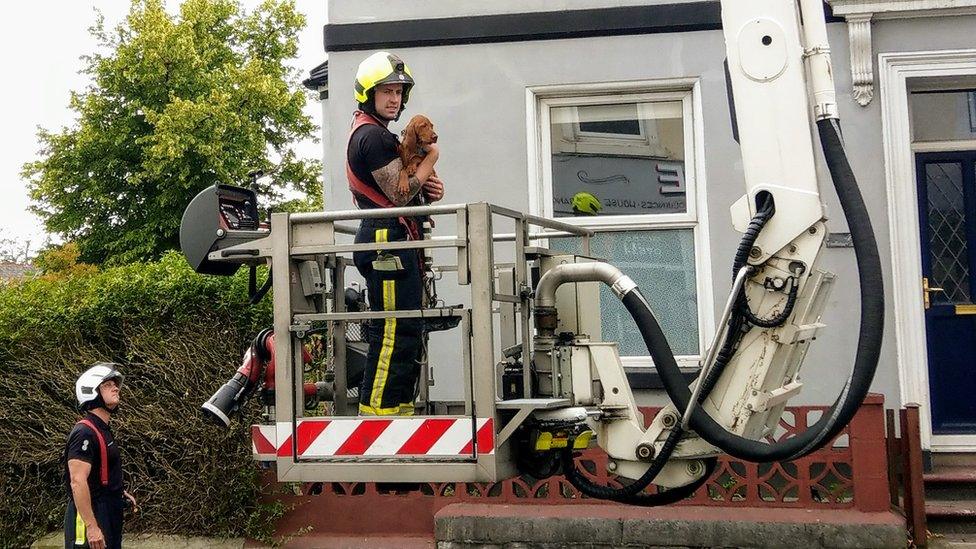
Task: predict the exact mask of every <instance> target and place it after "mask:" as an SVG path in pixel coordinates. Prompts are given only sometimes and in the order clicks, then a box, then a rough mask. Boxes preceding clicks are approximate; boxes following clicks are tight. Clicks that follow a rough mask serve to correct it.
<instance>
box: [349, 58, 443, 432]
mask: <svg viewBox="0 0 976 549" xmlns="http://www.w3.org/2000/svg"><path fill="white" fill-rule="evenodd" d="M413 84H414V80H413V76H412V75H411V74H410V69H408V68H407V66H406V65H405V64H404V63H403V61H402V60H401V59H400V58H399V57H397V56H395V55H392V54H389V53H387V52H378V53H375V54H373V55H371V56H369V57H368V58H366V59H365V60H364V61H363V62H362V63H360V65H359V70H358V71H357V73H356V86H355V92H356V102H357V103H358V105H359V110H357V111H356V113H355V115H354V118H353V124H352V129H351V130H350V133H349V144H348V147H347V151H346V152H347V156H346V159H347V163H346V176H347V178H348V179H349V189H350V191H352V194H353V199H354V201H355V203H356V206H357V207H359V208H362V209H368V208H393V207H399V206H406V205H410V204H411V202H412V201H414V203H416V201H415V198H417V196H418V195H421V194H422V195H423V197H424V198H425V199H426V201H427V202H433V201H436V200H440V199H441V198H442V197H443V196H444V184H443V182H442V181H441V180H440V179H438V178H437V176H436V175H434V173H433V172H434V163H435V162H437V159H438V156H439V154H440V151H439V149H438V147H437V145H436V144H433V145H430V147H429V152H428V154H427V156H426V157H425V158H424V160H423V161H422V162H421V163H420V166H419V167H418V168H417V172H416V174H415V175H414V176H411V177H410V178H409V179H408V185H409V190H408V191H407V192H405V193H404V192H401V191H400V190H399V189H398V185H397V183H398V181H399V179H400V177H401V173H400V172H401V170H402V167H403V166H402V163H401V161H400V156H399V154H398V147H399V141H398V139H397V137H396V136H395V135H394V134H393V133H391V132H390V130H389V129H388V128H387V126H388V124H389V123H390V122H391V121H395V120H398V119H399V118H400V114H401V113H402V112H403V108H404V106H405V105H406V104H407V99H408V98H409V97H410V90H411V88H413ZM420 238H421V226H420V221H419V220H418V219H416V218H409V217H400V218H388V219H364V220H363V222H362V223H361V224H360V226H359V232H358V233H357V234H356V242H357V243H364V242H393V241H403V240H418V239H420ZM353 260H354V262H355V264H356V268H357V269H358V270H359V272H360V274H362V276H363V278H365V279H366V290H367V295H368V296H369V304H370V309H371V310H374V311H394V310H410V309H420V308H421V307H422V294H423V278H422V272H421V271H422V266H421V254H420V250H395V251H384V252H379V253H378V252H376V251H369V252H357V253H355V254H353ZM423 330H424V325H423V321H422V320H421V319H419V318H387V319H381V320H373V321H371V322H370V325H369V330H368V340H369V351H368V353H367V355H366V371H365V373H364V375H363V381H362V383H361V385H360V388H359V413H360V414H361V415H413V412H414V405H413V400H414V390H415V387H416V384H417V379H418V377H419V373H420V364H419V359H420V355H421V352H422V346H423V335H424V334H423Z"/></svg>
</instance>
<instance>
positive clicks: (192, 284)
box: [0, 253, 271, 547]
mask: <svg viewBox="0 0 976 549" xmlns="http://www.w3.org/2000/svg"><path fill="white" fill-rule="evenodd" d="M246 274H247V273H246V272H245V270H243V269H242V270H241V272H239V273H238V274H237V275H236V276H234V277H207V276H200V275H197V274H195V273H194V272H193V271H192V270H191V269H190V268H189V267H188V266H187V264H186V262H185V261H184V259H183V257H182V255H179V254H177V253H170V254H168V255H166V256H165V257H163V259H162V260H160V261H159V262H157V263H148V264H135V265H127V266H124V267H117V268H111V269H106V270H101V271H99V270H96V269H93V268H90V269H70V270H68V271H67V272H65V273H62V274H53V275H44V276H39V277H35V278H32V279H28V280H24V281H21V282H18V283H13V284H6V285H2V286H0V372H2V374H3V375H0V441H2V451H0V454H2V456H3V457H2V459H0V493H2V496H3V497H2V499H0V524H2V525H3V526H4V527H3V528H0V547H20V546H24V545H27V544H29V543H31V541H32V540H33V539H35V538H36V537H38V536H40V535H42V534H43V533H45V532H48V531H52V530H56V529H58V528H60V524H61V521H62V519H63V513H64V505H65V502H66V498H67V495H66V492H65V489H64V487H63V485H62V480H61V475H62V471H61V464H60V459H61V454H62V452H63V448H64V442H65V437H66V435H67V433H68V431H69V430H70V429H71V426H72V424H73V423H74V422H75V421H76V420H77V419H78V418H79V417H80V416H79V413H78V412H77V410H76V407H75V399H74V382H75V380H76V379H77V377H78V375H79V374H80V373H81V372H82V371H84V370H85V369H86V368H87V367H88V366H89V365H91V364H92V363H94V362H97V361H112V362H119V363H121V364H123V367H124V374H125V376H126V379H125V383H124V385H123V388H122V409H121V410H120V411H119V413H118V414H117V416H116V417H115V418H114V419H113V430H114V431H115V434H116V437H117V438H118V439H119V441H120V444H121V448H122V459H123V463H124V468H125V472H126V481H127V485H128V488H129V490H130V491H131V492H133V494H134V495H135V496H136V497H137V498H138V499H139V501H140V505H141V508H142V512H141V513H140V514H139V516H138V517H136V518H134V519H132V520H130V521H129V522H127V525H126V529H127V530H128V531H153V532H160V533H167V532H171V533H180V534H185V535H191V534H206V535H209V536H221V535H228V536H230V535H242V534H245V533H252V532H249V530H248V529H249V528H254V527H255V523H256V517H259V516H261V511H262V510H261V509H256V508H255V492H256V488H255V468H254V465H253V463H252V462H251V459H250V453H251V447H250V439H249V436H248V432H247V425H249V423H250V421H251V420H252V419H254V414H256V413H257V410H256V408H257V407H256V406H250V407H249V411H248V414H249V415H250V416H251V417H243V418H239V419H240V421H236V422H235V423H234V425H233V426H232V428H231V429H230V430H228V431H226V432H225V431H221V430H219V429H217V428H215V427H213V426H211V425H209V424H205V423H204V422H203V421H202V420H201V416H200V413H199V407H200V404H201V403H202V402H204V401H205V400H206V399H207V398H209V396H210V395H211V394H212V393H213V392H214V390H216V389H217V387H218V386H220V384H222V383H224V382H225V381H226V380H227V379H229V377H230V375H231V374H232V373H233V371H234V370H235V369H236V368H237V367H238V366H239V364H240V358H241V351H242V350H243V349H244V348H245V347H246V346H247V343H248V341H249V339H250V337H252V336H253V334H254V333H255V332H256V331H257V330H258V329H260V328H262V327H265V326H270V324H271V313H270V305H269V303H268V302H270V299H265V302H264V303H262V304H261V305H260V306H258V307H249V306H248V305H247V303H246V301H247V276H246Z"/></svg>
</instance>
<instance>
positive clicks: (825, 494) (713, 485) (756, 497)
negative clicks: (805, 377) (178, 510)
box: [268, 394, 891, 535]
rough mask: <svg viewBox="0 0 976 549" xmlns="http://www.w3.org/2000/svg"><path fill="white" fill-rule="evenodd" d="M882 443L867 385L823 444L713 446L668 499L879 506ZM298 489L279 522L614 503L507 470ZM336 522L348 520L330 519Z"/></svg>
mask: <svg viewBox="0 0 976 549" xmlns="http://www.w3.org/2000/svg"><path fill="white" fill-rule="evenodd" d="M825 409H826V407H824V406H795V407H788V408H787V410H786V413H785V414H784V416H783V419H782V420H781V421H780V430H779V432H777V433H774V434H773V437H775V439H776V440H780V439H782V438H784V437H788V436H791V435H792V434H793V433H796V432H801V431H803V430H805V429H806V428H807V426H808V425H810V424H812V423H814V422H816V420H817V419H818V418H819V417H820V416H821V415H822V413H823V412H824V410H825ZM642 411H643V413H644V415H645V419H648V420H649V419H650V418H652V417H653V416H654V414H655V413H656V412H657V410H656V409H650V408H646V409H643V410H642ZM885 444H886V443H885V416H884V397H883V396H882V395H877V394H871V395H868V397H867V398H866V399H865V401H864V403H863V405H862V406H861V409H860V410H859V411H858V413H857V415H856V416H855V417H854V419H853V421H851V423H850V425H849V426H848V427H847V428H846V429H845V430H844V432H843V433H842V434H841V435H840V436H838V437H837V439H835V440H834V441H833V442H832V444H830V445H827V446H825V447H824V448H822V449H820V450H817V451H816V452H813V453H812V454H810V455H808V456H806V457H804V458H801V459H798V460H795V461H791V462H782V463H766V464H757V463H749V462H744V461H740V460H737V459H735V458H730V457H729V456H726V455H723V456H721V457H720V458H719V466H718V468H717V470H716V471H715V473H714V474H713V475H712V478H711V479H710V480H709V481H708V483H707V484H706V486H705V489H702V490H699V491H698V492H697V493H695V494H694V495H693V496H692V497H690V498H688V499H686V500H684V501H682V502H681V503H678V505H699V506H702V505H704V506H715V507H729V506H734V507H773V508H784V507H785V508H803V509H829V508H835V509H836V508H853V509H856V510H858V511H863V512H877V511H887V510H889V508H890V505H891V502H890V491H889V483H888V467H887V450H886V446H885ZM579 460H581V461H582V462H583V467H584V468H585V470H586V471H588V472H589V473H590V476H591V477H592V478H593V479H595V480H597V481H598V482H601V483H607V482H608V481H609V478H608V474H607V473H606V455H605V454H604V453H603V452H602V450H600V449H591V450H588V451H587V452H585V453H584V454H583V455H582V456H581V457H580V458H579ZM611 483H612V481H611ZM279 492H280V491H279ZM303 492H304V493H305V494H317V495H303V496H293V495H281V494H278V495H271V494H268V497H269V498H271V499H278V500H280V501H282V502H284V503H285V504H289V505H290V504H295V505H296V506H297V507H296V508H295V509H294V511H293V512H291V513H289V517H288V518H287V520H286V522H289V523H291V522H294V524H296V525H297V524H313V525H316V526H314V527H315V528H316V531H318V532H320V533H321V532H322V530H321V529H322V528H323V527H324V528H326V531H336V532H339V531H341V530H342V529H345V528H353V529H352V530H349V531H350V532H359V533H361V532H362V530H356V529H354V526H355V525H359V526H360V527H361V526H362V523H363V521H364V520H365V521H367V522H369V523H370V529H371V530H373V531H374V533H375V534H378V535H384V534H397V535H404V534H409V533H411V532H418V533H423V532H430V531H432V527H433V516H434V514H435V513H436V512H437V511H438V510H440V509H441V508H443V507H444V506H446V505H449V504H452V503H459V502H469V503H470V502H476V503H498V504H509V505H512V504H516V505H517V504H523V503H528V504H534V505H538V504H554V505H566V504H570V505H572V504H579V503H586V504H594V503H599V504H606V505H618V504H616V503H610V502H603V501H601V500H593V499H590V498H586V497H583V496H581V494H580V493H579V492H578V491H577V490H576V489H575V488H574V487H573V486H572V485H570V484H569V482H567V481H566V479H565V478H563V477H561V476H558V477H550V478H548V479H543V480H535V479H531V478H525V477H517V478H514V479H509V480H505V481H502V482H498V483H489V484H486V483H431V484H422V485H420V490H419V491H411V492H408V493H404V494H395V493H382V492H381V491H379V490H377V487H376V485H375V484H373V483H361V482H351V483H309V484H305V485H304V486H303ZM367 517H368V518H367ZM377 517H382V519H378V518H377ZM342 524H346V525H353V526H338V525H342ZM318 525H322V526H318ZM336 528H338V529H339V530H335V529H336Z"/></svg>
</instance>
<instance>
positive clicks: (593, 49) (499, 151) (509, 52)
mask: <svg viewBox="0 0 976 549" xmlns="http://www.w3.org/2000/svg"><path fill="white" fill-rule="evenodd" d="M632 4H638V2H626V1H621V2H614V1H610V0H602V1H596V0H591V1H590V2H587V3H586V7H588V8H589V7H612V6H621V5H632ZM571 7H579V3H578V2H569V1H534V2H514V1H511V2H509V1H504V2H493V3H485V2H474V1H456V2H451V3H450V4H446V3H444V4H442V3H431V2H421V1H419V0H411V1H408V0H403V1H400V2H387V3H384V9H383V10H384V11H383V13H382V14H380V13H375V12H374V11H373V6H371V5H369V4H368V3H362V2H354V1H351V0H330V2H329V14H330V18H331V22H332V23H338V24H341V23H352V22H355V23H362V22H366V21H377V20H387V21H397V20H402V19H418V18H427V17H432V18H433V17H446V16H456V15H461V14H463V15H482V14H486V13H488V12H489V11H490V12H491V13H517V12H520V11H523V12H529V11H547V10H563V9H569V8H571ZM974 19H976V18H972V17H956V18H951V19H950V18H929V19H925V20H912V21H887V22H881V23H876V24H875V26H874V42H875V53H879V52H882V51H905V50H916V49H921V50H931V49H952V48H963V47H967V46H968V45H971V43H972V42H971V38H972V29H973V28H976V25H974V23H976V21H974ZM829 36H830V40H831V46H832V52H833V62H834V68H835V77H836V85H837V89H838V92H839V93H838V96H839V103H840V113H841V117H842V121H843V125H844V131H845V137H846V142H847V146H848V153H849V156H850V158H851V163H852V165H853V168H854V171H855V173H856V174H857V175H858V178H859V181H860V183H861V189H862V192H863V194H864V197H865V200H866V202H867V204H868V208H869V211H870V213H871V216H872V220H873V222H874V227H875V231H876V233H877V237H878V241H879V246H880V252H881V256H882V260H883V261H884V263H885V266H886V268H885V281H886V284H887V285H888V287H890V285H891V269H890V248H889V239H888V234H889V231H888V220H887V215H886V207H887V205H886V195H885V181H884V167H883V165H882V162H883V161H882V159H883V152H882V143H881V118H880V111H879V105H878V103H879V101H877V100H875V101H874V102H872V103H871V104H870V105H869V106H868V107H866V108H864V107H860V106H859V105H857V104H856V103H855V102H854V101H853V100H852V98H851V96H850V89H851V79H850V69H849V51H848V36H847V28H846V25H845V24H844V23H832V24H830V25H829ZM372 51H375V50H368V51H366V50H364V51H333V52H330V53H329V74H330V83H329V88H330V97H329V99H328V100H327V101H325V102H324V103H323V127H324V128H325V130H324V138H323V142H324V147H325V161H326V174H325V175H326V204H327V206H328V208H329V209H346V208H350V207H352V205H351V201H350V196H349V192H348V190H347V188H346V179H345V171H344V170H345V168H344V162H345V146H346V137H347V128H348V126H349V122H350V119H351V113H352V111H353V109H354V108H355V104H354V101H353V99H352V82H353V78H354V75H355V71H356V66H357V65H358V63H359V61H360V60H362V59H363V58H364V57H365V56H366V55H368V54H370V53H372ZM393 51H395V52H396V53H397V54H398V55H400V56H401V57H403V58H404V59H405V60H406V61H407V63H408V65H409V66H410V67H411V69H412V71H413V73H414V76H415V78H416V80H417V85H416V87H415V88H414V90H413V92H412V94H411V97H410V103H409V106H408V108H407V111H406V115H410V114H412V113H425V114H427V115H428V116H430V117H431V119H432V120H434V121H435V124H436V125H437V129H438V133H439V135H440V136H441V140H440V144H441V159H440V161H439V162H438V165H437V171H438V174H439V175H440V176H441V177H442V178H443V179H444V180H445V182H446V185H447V193H446V197H445V201H446V202H450V203H460V202H475V201H488V202H492V203H496V204H500V205H502V206H507V207H510V208H515V209H520V210H527V209H528V196H529V186H528V183H527V173H528V171H529V166H528V165H527V163H528V159H527V147H528V142H527V140H528V139H529V136H528V135H527V129H526V115H527V113H526V88H529V87H533V86H542V85H551V84H571V83H611V82H624V81H635V80H653V79H677V78H688V77H691V78H696V79H698V80H699V81H700V84H701V92H702V103H703V104H702V113H703V118H704V120H703V126H704V132H705V143H704V151H698V154H703V155H704V158H705V162H704V164H705V173H704V174H700V176H701V175H703V179H704V184H703V185H702V189H703V190H701V191H699V192H705V193H706V196H707V214H706V215H704V216H701V217H700V218H699V222H700V223H707V224H708V227H709V235H710V241H709V245H710V249H711V257H710V258H707V259H706V261H708V263H709V265H708V267H709V268H710V270H711V272H712V281H713V284H712V292H713V296H714V298H713V301H714V303H715V308H716V310H715V311H713V314H714V315H715V317H716V318H717V316H718V314H719V311H718V310H717V309H718V308H719V307H721V304H722V302H723V301H724V299H725V296H726V294H727V291H728V285H729V275H728V273H729V270H730V265H731V261H732V254H733V251H734V248H735V245H736V243H737V242H738V239H739V234H738V233H736V232H734V231H733V230H732V228H731V218H730V215H729V211H728V207H729V205H731V204H732V203H733V202H734V201H735V200H736V199H738V198H739V196H740V195H741V194H742V193H743V189H744V187H743V181H742V173H741V162H740V157H739V150H738V145H737V144H736V143H735V141H734V140H733V138H732V133H731V129H730V124H729V108H728V104H727V99H726V88H725V78H724V72H723V68H722V62H723V60H724V58H725V51H724V41H723V36H722V33H721V31H700V32H679V33H664V34H648V35H633V36H608V37H590V38H575V39H557V40H540V41H530V42H502V43H491V44H465V45H448V46H437V47H424V48H410V47H406V48H397V49H395V50H393ZM875 92H876V94H877V90H876V91H875ZM740 123H743V122H741V121H740ZM401 127H402V122H401V123H399V124H394V125H393V126H392V128H393V129H394V131H397V130H399V128H401ZM823 181H824V182H826V181H828V179H827V178H824V179H823ZM821 191H822V195H823V199H824V201H825V203H826V204H827V206H828V211H829V214H830V216H831V220H830V222H829V227H830V230H831V231H832V232H846V231H847V228H846V224H845V223H844V221H843V218H842V214H841V210H840V207H839V204H838V202H837V199H836V197H835V195H834V193H833V190H832V188H831V187H830V185H829V183H825V184H824V185H822V188H821ZM446 221H447V222H445V223H442V224H440V225H439V226H438V228H437V233H440V234H453V233H454V227H453V225H452V224H451V222H450V220H446ZM441 257H444V256H441ZM446 259H447V258H446V257H445V260H446ZM820 267H821V268H823V269H826V270H830V271H833V272H834V273H836V274H837V275H838V276H839V284H837V285H836V287H835V289H834V291H833V293H832V295H831V298H830V301H829V304H828V309H827V313H826V316H825V321H826V323H827V324H828V329H827V330H826V331H825V332H824V333H823V335H822V336H821V337H820V338H819V340H818V341H817V342H815V343H814V345H813V346H812V347H811V352H810V354H809V355H808V357H807V359H806V362H805V366H804V371H803V378H804V380H805V382H806V386H805V387H804V391H803V393H802V395H801V396H800V397H798V398H797V399H795V400H794V402H795V403H797V404H804V403H813V404H826V403H829V402H830V401H832V399H833V398H834V397H835V395H836V394H837V393H838V391H839V390H840V388H841V386H842V385H843V383H844V381H845V379H846V376H847V372H848V371H849V369H850V365H851V364H852V362H853V357H854V353H855V348H856V342H857V341H856V340H857V323H858V315H857V307H856V303H857V299H858V288H857V276H856V271H855V265H854V254H853V250H852V249H850V248H831V249H827V250H825V252H824V254H823V259H822V263H821V265H820ZM445 297H447V298H448V301H449V302H450V301H451V297H452V296H450V295H448V296H445ZM896 316H897V311H893V310H892V309H891V300H889V306H888V311H887V317H886V339H885V343H884V348H883V351H882V355H881V363H880V365H879V369H878V374H877V376H876V378H875V382H874V389H873V390H874V391H877V392H881V393H883V394H884V395H885V397H886V401H887V403H888V405H889V406H898V405H900V399H899V382H898V372H897V367H896V364H895V354H894V353H895V344H894V340H893V338H894V332H893V329H892V327H893V322H894V318H895V317H896ZM439 337H440V336H439ZM449 346H450V345H447V347H449ZM438 347H445V346H438ZM432 362H433V363H435V364H437V367H436V371H435V375H436V379H437V383H438V386H440V387H439V388H438V389H435V392H434V394H435V395H437V394H438V391H447V393H442V394H445V395H447V394H450V393H451V392H452V391H451V389H450V388H451V387H457V386H459V383H460V375H459V374H457V375H454V374H453V372H454V371H455V370H457V369H456V368H453V366H452V364H454V363H456V357H455V356H452V354H451V353H447V354H445V353H444V352H441V353H435V354H434V355H433V356H432ZM654 393H656V392H651V391H647V392H643V393H641V394H640V395H639V399H640V400H642V401H644V402H662V400H661V398H660V395H657V394H654Z"/></svg>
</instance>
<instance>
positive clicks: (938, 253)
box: [925, 162, 971, 303]
mask: <svg viewBox="0 0 976 549" xmlns="http://www.w3.org/2000/svg"><path fill="white" fill-rule="evenodd" d="M925 183H926V187H927V189H928V214H929V254H930V256H931V261H932V280H933V283H934V284H935V285H936V286H939V287H941V288H943V289H944V290H945V294H939V293H935V294H933V295H932V299H933V301H935V302H943V303H944V302H946V301H949V302H952V303H971V299H970V295H969V251H968V249H967V246H966V214H965V211H966V210H965V205H964V204H965V202H964V195H963V188H962V165H961V164H959V163H958V162H946V163H935V162H933V163H931V164H926V166H925Z"/></svg>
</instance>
